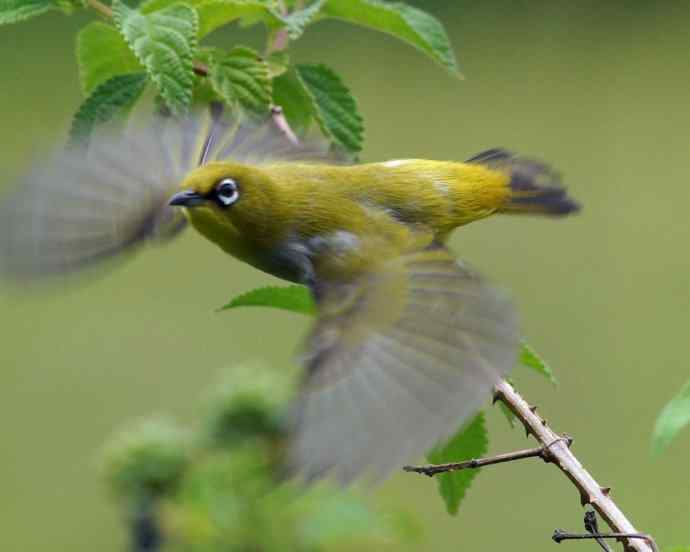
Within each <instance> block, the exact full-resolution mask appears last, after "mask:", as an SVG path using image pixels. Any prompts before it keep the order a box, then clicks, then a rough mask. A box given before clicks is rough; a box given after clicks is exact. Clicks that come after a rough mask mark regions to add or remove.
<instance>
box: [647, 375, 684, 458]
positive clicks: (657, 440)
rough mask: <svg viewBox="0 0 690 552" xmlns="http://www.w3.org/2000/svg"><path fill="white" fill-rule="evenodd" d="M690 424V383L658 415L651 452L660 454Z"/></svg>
mask: <svg viewBox="0 0 690 552" xmlns="http://www.w3.org/2000/svg"><path fill="white" fill-rule="evenodd" d="M689 423H690V381H688V382H687V383H686V384H685V385H684V386H683V388H682V389H681V390H680V393H678V395H676V396H675V397H674V398H673V399H671V402H669V403H668V404H667V405H666V406H665V407H664V409H663V410H662V411H661V413H660V414H659V417H658V418H657V419H656V424H655V426H654V432H653V434H652V452H653V453H654V454H655V455H659V454H661V453H662V452H663V451H664V449H665V448H666V447H667V446H668V445H669V444H670V443H671V441H673V439H675V437H676V435H678V433H679V432H680V430H681V429H683V428H684V427H685V426H686V425H688V424H689Z"/></svg>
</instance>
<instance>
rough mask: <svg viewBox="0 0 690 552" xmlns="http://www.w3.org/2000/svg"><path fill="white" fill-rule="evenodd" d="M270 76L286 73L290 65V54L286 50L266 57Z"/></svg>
mask: <svg viewBox="0 0 690 552" xmlns="http://www.w3.org/2000/svg"><path fill="white" fill-rule="evenodd" d="M266 65H268V76H269V77H270V78H274V77H278V76H280V75H283V74H285V72H286V71H287V70H288V67H289V66H290V56H288V54H287V53H286V52H273V53H272V54H270V55H269V56H268V57H267V58H266Z"/></svg>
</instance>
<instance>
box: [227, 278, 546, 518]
mask: <svg viewBox="0 0 690 552" xmlns="http://www.w3.org/2000/svg"><path fill="white" fill-rule="evenodd" d="M238 307H271V308H276V309H281V310H286V311H290V312H296V313H299V314H307V315H313V314H315V313H316V305H315V304H314V300H313V299H312V296H311V294H310V293H309V291H308V290H307V288H306V287H304V286H299V285H292V286H282V287H280V286H268V287H262V288H258V289H255V290H252V291H249V292H247V293H244V294H242V295H239V296H237V297H235V298H234V299H232V300H231V301H230V302H229V303H227V304H226V305H224V306H223V307H221V308H220V310H229V309H235V308H238ZM518 363H519V364H520V365H521V366H524V367H527V368H530V369H532V370H534V371H535V372H537V373H538V374H540V375H542V376H543V377H545V378H546V379H547V380H548V381H549V382H551V383H552V384H553V385H556V384H557V381H556V378H555V376H554V374H553V371H552V370H551V368H550V367H549V365H548V364H547V363H546V362H545V361H544V359H542V358H541V357H540V356H539V355H538V354H537V352H536V351H534V349H532V347H530V346H529V345H528V344H527V343H526V342H525V341H523V342H522V345H521V348H520V354H519V357H518ZM501 404H502V403H501ZM504 413H505V414H506V416H507V418H508V421H509V423H510V424H511V426H513V425H514V422H515V420H514V417H513V414H512V413H511V412H510V411H509V410H507V409H505V410H504ZM488 447H489V435H488V432H487V429H486V426H485V424H484V414H483V413H480V414H478V415H477V416H476V417H475V418H474V419H472V420H471V421H470V422H469V423H467V424H466V425H465V426H464V427H462V428H460V430H459V431H458V432H457V433H456V434H455V435H453V436H452V437H451V438H450V439H449V440H448V441H447V442H446V443H444V444H442V445H439V446H437V447H435V448H434V449H433V450H431V451H429V453H428V454H427V459H428V460H429V462H431V463H434V464H445V463H447V462H459V461H461V460H466V459H470V458H479V457H481V456H483V455H485V454H486V452H487V450H488ZM478 472H479V470H462V471H456V472H448V473H443V474H440V475H438V476H437V477H436V479H437V481H438V489H439V493H440V494H441V497H442V498H443V500H444V502H445V504H446V509H447V510H448V513H450V514H453V515H454V514H457V512H458V510H459V508H460V503H461V502H462V500H463V498H464V497H465V495H466V493H467V490H468V488H469V487H470V485H471V484H472V481H473V480H474V478H475V477H476V475H477V473H478Z"/></svg>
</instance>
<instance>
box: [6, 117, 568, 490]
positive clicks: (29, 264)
mask: <svg viewBox="0 0 690 552" xmlns="http://www.w3.org/2000/svg"><path fill="white" fill-rule="evenodd" d="M577 208H578V206H577V204H576V203H575V202H574V201H572V200H571V199H570V198H569V197H568V196H567V195H566V193H565V190H564V189H563V188H562V187H561V185H560V182H559V179H558V177H557V175H556V174H555V173H554V172H553V171H552V170H551V169H549V168H548V167H547V166H546V165H544V164H542V163H539V162H536V161H533V160H530V159H525V158H522V157H519V156H515V155H513V154H511V153H509V152H507V151H504V150H500V149H494V150H490V151H487V152H484V153H482V154H480V155H477V156H475V157H473V158H471V159H469V160H468V161H466V162H464V163H457V162H440V161H427V160H415V159H407V160H395V161H388V162H384V163H369V164H361V165H348V164H342V163H341V162H340V161H339V160H338V159H337V158H336V156H334V155H333V154H331V153H330V152H329V150H328V148H327V147H325V145H324V144H322V143H318V142H306V143H302V144H300V145H294V144H293V143H291V142H290V141H289V140H288V139H287V138H286V137H285V136H283V135H282V134H281V133H280V131H279V130H278V129H277V128H276V127H275V126H274V125H273V123H272V122H271V121H269V122H267V123H265V124H264V125H261V126H252V125H247V124H244V125H240V124H237V123H234V122H232V121H226V120H225V119H224V118H223V117H222V115H221V114H220V113H218V111H217V110H215V111H213V112H210V111H209V112H208V113H204V114H198V113H197V114H195V115H194V116H193V117H189V118H188V119H186V120H185V121H175V120H169V121H162V122H157V123H155V124H153V125H150V126H149V127H147V128H145V129H138V130H137V129H134V130H131V131H130V132H128V133H127V134H125V136H124V138H119V139H115V138H112V137H110V136H108V135H106V134H101V135H95V136H94V137H92V139H91V143H90V145H89V147H88V149H87V150H85V149H82V148H80V149H73V150H68V151H61V152H59V153H58V154H56V156H55V157H54V158H53V159H52V160H51V161H49V162H47V163H44V164H42V165H41V166H39V167H37V168H35V169H34V170H33V171H32V172H31V173H30V174H29V175H28V176H27V177H26V178H25V179H24V180H23V181H22V182H21V183H20V186H19V187H18V189H17V190H16V191H15V192H13V193H11V194H9V195H8V197H7V199H6V200H5V201H4V203H3V204H2V207H1V208H0V209H1V212H0V232H1V233H0V235H1V236H2V237H1V238H0V239H1V240H2V241H1V242H0V261H1V263H2V270H3V272H4V274H5V275H6V276H10V277H14V278H15V279H17V278H18V279H20V280H28V279H35V278H40V277H45V276H50V275H53V276H56V275H57V276H59V275H62V274H66V273H70V272H74V271H77V270H78V269H81V268H83V267H87V266H89V265H92V264H95V263H97V262H100V261H104V260H107V259H109V258H112V257H115V256H118V255H122V254H125V253H127V252H129V251H133V250H135V249H137V248H138V247H139V246H141V245H142V244H144V243H147V242H152V241H156V240H167V239H169V238H170V237H172V236H174V235H176V234H177V233H178V232H179V231H180V230H181V229H182V228H184V226H185V225H186V224H187V222H189V223H191V225H192V226H193V227H194V228H196V230H198V231H199V232H200V233H201V234H202V235H204V236H205V237H206V238H208V239H209V240H211V241H212V242H214V243H216V244H217V245H218V246H220V248H222V249H223V250H224V251H225V252H227V253H229V254H231V255H233V256H234V257H236V258H238V259H240V260H242V261H245V262H247V263H249V264H251V265H253V266H255V267H256V268H258V269H260V270H262V271H264V272H267V273H269V274H273V275H274V276H277V277H279V278H283V279H286V280H290V281H292V282H298V283H302V284H304V285H306V286H308V287H309V289H310V290H311V292H312V294H313V296H314V298H315V300H316V303H317V307H318V318H317V320H316V323H315V325H314V328H313V330H312V332H311V334H310V336H309V337H308V339H307V342H306V345H305V351H304V355H303V359H304V365H305V375H304V381H303V385H302V391H301V393H300V396H299V398H298V400H297V408H296V414H295V415H294V416H293V417H292V418H291V419H292V424H293V425H292V431H293V440H292V445H291V449H290V450H291V457H290V461H291V465H292V466H293V467H295V468H296V469H298V470H299V471H301V472H302V473H303V474H304V476H306V477H307V478H314V477H322V476H326V475H328V474H332V475H333V476H335V477H336V478H337V479H339V480H340V481H343V482H348V481H350V480H352V479H354V478H356V477H358V476H360V475H364V474H368V475H369V476H370V477H373V478H380V477H382V476H385V475H386V474H387V473H389V471H390V470H391V469H393V468H396V467H399V466H401V465H402V464H403V463H404V462H406V461H411V460H414V459H416V458H418V457H419V456H420V455H421V454H423V453H424V452H426V451H427V449H429V448H430V447H432V446H433V445H434V444H435V443H436V442H438V441H439V440H440V439H443V438H444V437H447V436H449V435H450V434H451V433H452V432H453V431H455V430H456V429H457V428H458V427H459V426H460V425H461V424H463V423H464V422H466V421H467V420H468V419H469V418H470V416H472V415H473V414H474V413H475V412H476V411H477V410H478V409H479V408H480V407H481V406H482V404H483V403H484V402H485V401H486V399H487V398H488V397H489V395H490V393H491V390H492V387H493V385H494V384H496V383H497V382H498V381H499V380H500V379H501V378H503V377H504V376H505V375H506V374H508V372H509V371H510V369H511V367H512V366H513V364H514V362H515V360H516V353H517V347H518V341H519V331H518V324H517V321H516V315H515V311H514V309H513V307H512V305H511V303H510V301H509V300H508V299H507V298H506V297H505V296H504V295H503V294H502V293H500V292H498V291H497V290H496V289H494V288H493V287H492V286H490V285H488V284H487V283H485V281H484V280H483V279H482V278H481V277H479V276H478V275H477V274H475V273H473V272H472V271H471V270H469V269H468V268H466V267H465V266H463V265H461V264H458V263H457V262H456V261H455V260H454V258H453V256H452V255H451V254H450V253H449V251H448V249H447V248H446V246H445V243H446V241H447V238H448V236H449V235H450V233H451V232H452V231H453V229H455V228H456V227H458V226H462V225H464V224H467V223H469V222H472V221H474V220H478V219H481V218H484V217H487V216H489V215H492V214H494V213H528V214H546V215H566V214H568V213H572V212H575V211H576V210H577Z"/></svg>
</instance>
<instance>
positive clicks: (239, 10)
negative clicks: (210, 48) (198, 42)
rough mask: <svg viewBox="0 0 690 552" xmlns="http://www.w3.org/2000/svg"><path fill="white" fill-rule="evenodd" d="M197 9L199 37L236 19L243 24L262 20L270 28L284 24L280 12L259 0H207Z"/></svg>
mask: <svg viewBox="0 0 690 552" xmlns="http://www.w3.org/2000/svg"><path fill="white" fill-rule="evenodd" d="M196 9H197V12H198V13H199V38H202V37H204V36H206V35H207V34H209V33H211V32H213V31H215V30H216V29H218V28H219V27H222V26H224V25H227V24H228V23H232V22H234V21H239V23H240V24H241V25H243V26H248V25H253V24H254V23H258V22H262V23H264V24H265V25H266V26H267V27H268V28H269V29H275V28H278V27H280V26H281V25H283V24H284V22H283V19H282V18H281V16H280V14H279V13H278V12H276V11H275V10H274V9H272V8H271V7H270V6H269V5H268V4H266V3H264V2H260V1H259V0H206V1H205V2H199V3H198V5H197V6H196Z"/></svg>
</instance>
